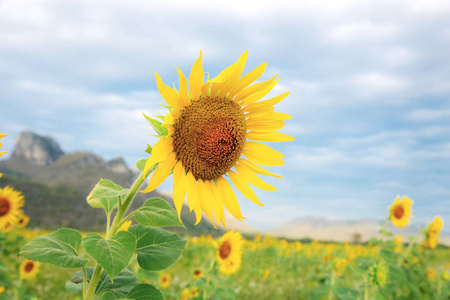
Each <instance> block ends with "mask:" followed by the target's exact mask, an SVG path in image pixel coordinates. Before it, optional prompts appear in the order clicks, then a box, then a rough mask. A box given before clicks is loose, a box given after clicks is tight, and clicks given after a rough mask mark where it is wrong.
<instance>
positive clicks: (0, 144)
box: [0, 132, 8, 177]
mask: <svg viewBox="0 0 450 300" xmlns="http://www.w3.org/2000/svg"><path fill="white" fill-rule="evenodd" d="M5 136H7V135H6V134H4V133H3V132H0V140H1V139H2V138H3V137H5ZM2 146H3V143H0V148H1V147H2ZM5 153H8V151H4V152H0V157H1V156H2V155H3V154H5ZM2 176H3V173H0V177H2Z"/></svg>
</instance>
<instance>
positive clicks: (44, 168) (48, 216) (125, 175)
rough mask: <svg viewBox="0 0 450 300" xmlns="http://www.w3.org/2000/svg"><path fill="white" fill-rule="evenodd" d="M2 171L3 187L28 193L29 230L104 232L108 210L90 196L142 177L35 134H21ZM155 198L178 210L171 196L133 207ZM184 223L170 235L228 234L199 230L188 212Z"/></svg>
mask: <svg viewBox="0 0 450 300" xmlns="http://www.w3.org/2000/svg"><path fill="white" fill-rule="evenodd" d="M0 170H2V173H4V175H3V177H2V178H0V187H4V186H6V185H10V186H13V187H14V188H16V189H17V190H20V191H21V192H22V193H23V194H24V196H25V207H24V210H25V213H26V214H27V215H29V216H30V226H39V227H44V228H59V227H61V226H67V227H71V228H76V229H80V230H103V229H104V225H105V222H106V218H105V214H104V212H103V210H101V209H94V208H92V207H90V206H89V205H88V204H87V203H86V196H87V195H88V194H89V192H90V191H91V190H92V188H93V187H94V185H95V184H96V183H97V182H98V181H99V180H100V179H110V180H112V181H114V182H115V183H116V184H118V185H120V186H122V187H124V188H128V187H130V185H131V184H132V183H133V182H134V180H135V178H136V177H137V176H138V175H139V173H138V171H137V169H130V168H129V167H128V166H127V165H126V164H125V161H124V160H123V158H121V157H118V158H115V159H112V160H109V161H106V160H104V159H103V158H101V157H99V156H97V155H95V154H93V153H91V152H74V153H64V152H63V151H62V149H61V147H60V146H59V145H58V143H57V142H56V141H55V140H54V139H53V138H51V137H48V136H41V135H38V134H36V133H33V132H31V131H24V132H21V133H20V134H19V135H18V137H17V139H16V142H15V146H14V150H13V151H12V153H11V155H10V157H9V158H8V159H6V160H3V161H0ZM152 197H160V198H163V199H165V200H166V201H167V202H169V204H171V205H172V206H173V200H172V199H171V197H168V196H167V195H164V194H161V193H159V192H157V191H153V192H151V193H148V194H138V195H137V196H136V199H135V201H134V203H133V205H134V207H136V208H137V207H139V206H140V205H141V204H142V203H143V202H144V201H145V200H146V199H148V198H152ZM182 220H183V222H184V223H185V226H186V229H183V228H170V230H172V231H177V232H178V233H180V234H188V235H198V234H209V233H211V234H214V235H220V234H222V233H223V230H219V231H218V230H216V229H214V227H213V226H212V225H211V223H209V222H205V221H202V222H200V224H198V225H197V226H194V222H195V216H194V215H193V214H190V213H189V208H187V207H185V208H184V209H183V212H182Z"/></svg>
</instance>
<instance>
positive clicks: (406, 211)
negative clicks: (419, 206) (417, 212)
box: [389, 196, 414, 228]
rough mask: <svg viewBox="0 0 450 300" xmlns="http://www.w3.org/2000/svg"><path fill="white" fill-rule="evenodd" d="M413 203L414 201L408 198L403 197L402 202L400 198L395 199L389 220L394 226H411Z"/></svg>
mask: <svg viewBox="0 0 450 300" xmlns="http://www.w3.org/2000/svg"><path fill="white" fill-rule="evenodd" d="M413 203H414V201H413V200H411V199H410V198H408V196H403V197H402V200H400V196H397V198H395V200H394V203H392V205H391V206H390V207H389V218H390V219H391V221H392V224H393V225H394V226H397V227H401V228H405V226H406V225H408V224H409V218H412V215H411V213H412V204H413Z"/></svg>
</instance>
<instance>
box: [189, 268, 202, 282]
mask: <svg viewBox="0 0 450 300" xmlns="http://www.w3.org/2000/svg"><path fill="white" fill-rule="evenodd" d="M203 274H205V271H203V270H201V269H197V270H195V271H194V273H193V274H192V278H194V280H197V279H199V278H201V277H202V276H203Z"/></svg>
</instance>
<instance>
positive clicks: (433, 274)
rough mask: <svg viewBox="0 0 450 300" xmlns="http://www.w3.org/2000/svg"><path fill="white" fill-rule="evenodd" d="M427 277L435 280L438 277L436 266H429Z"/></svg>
mask: <svg viewBox="0 0 450 300" xmlns="http://www.w3.org/2000/svg"><path fill="white" fill-rule="evenodd" d="M427 277H428V279H430V280H435V279H436V269H435V268H429V269H428V270H427Z"/></svg>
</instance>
